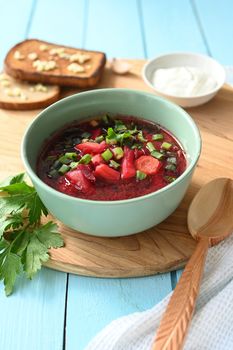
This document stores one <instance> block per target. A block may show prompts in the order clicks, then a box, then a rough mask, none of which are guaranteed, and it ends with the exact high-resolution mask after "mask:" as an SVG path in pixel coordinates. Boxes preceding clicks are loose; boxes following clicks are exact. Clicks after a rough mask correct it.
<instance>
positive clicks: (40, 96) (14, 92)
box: [0, 73, 60, 110]
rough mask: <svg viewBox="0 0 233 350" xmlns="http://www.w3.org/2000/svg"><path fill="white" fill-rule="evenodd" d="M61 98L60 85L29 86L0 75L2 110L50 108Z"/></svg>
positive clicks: (5, 75)
mask: <svg viewBox="0 0 233 350" xmlns="http://www.w3.org/2000/svg"><path fill="white" fill-rule="evenodd" d="M59 97H60V88H59V86H58V85H53V86H52V85H49V86H48V85H47V86H45V85H41V84H36V85H35V84H29V83H27V82H23V81H20V80H17V79H14V78H12V77H11V76H9V75H7V74H6V73H0V108H3V109H11V110H32V109H39V108H44V107H47V106H49V105H50V104H51V103H53V102H55V101H57V100H58V99H59Z"/></svg>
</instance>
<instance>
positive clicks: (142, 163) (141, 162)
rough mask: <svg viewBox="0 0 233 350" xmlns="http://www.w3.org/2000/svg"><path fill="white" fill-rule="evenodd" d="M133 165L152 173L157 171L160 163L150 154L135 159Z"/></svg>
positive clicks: (149, 173)
mask: <svg viewBox="0 0 233 350" xmlns="http://www.w3.org/2000/svg"><path fill="white" fill-rule="evenodd" d="M135 166H136V169H137V170H140V171H142V172H143V173H145V174H147V175H154V174H156V173H157V172H158V171H159V169H160V168H161V166H162V163H161V162H160V161H159V160H158V159H156V158H154V157H152V156H141V157H140V158H138V159H137V160H136V161H135Z"/></svg>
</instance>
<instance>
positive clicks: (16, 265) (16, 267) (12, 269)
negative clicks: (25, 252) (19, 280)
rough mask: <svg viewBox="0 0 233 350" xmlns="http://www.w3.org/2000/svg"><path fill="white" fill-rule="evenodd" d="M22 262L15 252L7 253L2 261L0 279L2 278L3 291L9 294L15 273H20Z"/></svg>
mask: <svg viewBox="0 0 233 350" xmlns="http://www.w3.org/2000/svg"><path fill="white" fill-rule="evenodd" d="M21 268H22V263H21V260H20V257H19V256H18V255H17V254H13V253H11V252H10V253H8V254H7V255H6V256H5V259H4V260H3V262H2V265H1V269H0V280H4V285H5V293H6V295H10V294H11V292H12V289H13V286H14V284H15V280H16V277H17V275H18V274H19V273H20V270H21Z"/></svg>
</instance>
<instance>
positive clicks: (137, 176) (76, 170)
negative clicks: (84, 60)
mask: <svg viewBox="0 0 233 350" xmlns="http://www.w3.org/2000/svg"><path fill="white" fill-rule="evenodd" d="M185 169H186V158H185V154H184V151H183V149H182V147H181V145H180V143H179V142H178V140H176V138H175V136H174V135H172V134H171V132H169V131H168V130H166V129H165V128H163V127H162V126H161V125H158V124H156V123H154V122H151V121H148V120H144V119H140V118H136V117H133V116H123V115H116V116H109V115H108V114H106V115H102V116H101V117H95V118H92V119H89V120H84V121H74V122H72V123H71V124H68V125H66V126H64V127H63V128H62V129H60V130H59V131H58V132H56V133H55V134H53V135H51V137H50V139H48V140H47V141H46V142H45V144H44V145H43V147H42V150H41V152H40V154H39V157H38V161H37V174H38V176H39V177H40V178H41V179H42V180H43V181H44V182H45V183H46V184H47V185H49V186H51V187H53V188H54V189H56V190H58V191H60V192H63V193H65V194H67V195H70V196H74V197H78V198H82V199H89V200H100V201H115V200H123V199H129V198H135V197H139V196H143V195H145V194H148V193H152V192H155V191H157V190H159V189H161V188H163V187H165V186H167V185H168V184H170V183H171V182H173V181H175V180H176V179H177V178H178V177H179V176H180V175H181V174H182V173H183V172H184V171H185Z"/></svg>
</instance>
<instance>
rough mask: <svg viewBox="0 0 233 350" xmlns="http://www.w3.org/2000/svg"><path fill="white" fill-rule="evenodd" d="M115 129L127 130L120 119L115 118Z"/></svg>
mask: <svg viewBox="0 0 233 350" xmlns="http://www.w3.org/2000/svg"><path fill="white" fill-rule="evenodd" d="M114 129H115V130H116V131H122V130H127V128H126V126H125V124H123V123H122V121H121V120H118V119H117V120H115V128H114Z"/></svg>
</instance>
